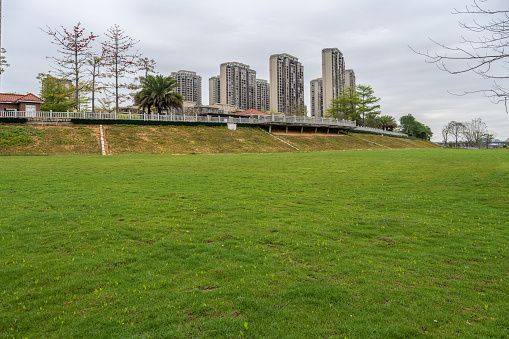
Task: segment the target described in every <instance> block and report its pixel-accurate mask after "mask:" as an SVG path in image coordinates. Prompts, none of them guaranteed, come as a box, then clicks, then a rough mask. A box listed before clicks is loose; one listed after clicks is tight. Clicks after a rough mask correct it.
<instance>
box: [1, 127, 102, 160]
mask: <svg viewBox="0 0 509 339" xmlns="http://www.w3.org/2000/svg"><path fill="white" fill-rule="evenodd" d="M99 140H100V139H99V127H98V126H87V125H83V126H42V125H18V124H0V155H57V154H101V145H100V141H99Z"/></svg>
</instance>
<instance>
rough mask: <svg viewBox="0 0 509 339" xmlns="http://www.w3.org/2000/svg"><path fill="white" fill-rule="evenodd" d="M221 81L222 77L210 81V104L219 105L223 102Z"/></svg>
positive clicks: (212, 78)
mask: <svg viewBox="0 0 509 339" xmlns="http://www.w3.org/2000/svg"><path fill="white" fill-rule="evenodd" d="M220 84H221V79H220V76H219V75H218V76H215V77H211V78H210V79H209V104H210V105H212V104H219V103H220V102H221V87H220Z"/></svg>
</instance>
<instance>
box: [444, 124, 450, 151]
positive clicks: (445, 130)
mask: <svg viewBox="0 0 509 339" xmlns="http://www.w3.org/2000/svg"><path fill="white" fill-rule="evenodd" d="M449 134H451V126H450V123H449V124H447V125H445V126H444V127H442V138H444V147H447V140H448V138H449Z"/></svg>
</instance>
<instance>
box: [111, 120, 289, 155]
mask: <svg viewBox="0 0 509 339" xmlns="http://www.w3.org/2000/svg"><path fill="white" fill-rule="evenodd" d="M106 133H107V138H108V143H109V150H110V153H111V154H147V153H151V154H189V153H198V154H217V153H267V152H291V151H293V149H292V148H291V147H290V146H288V145H285V144H283V143H281V142H280V141H278V140H276V139H274V138H272V137H270V136H269V135H267V134H266V133H264V132H263V131H261V130H260V129H258V128H239V129H238V130H237V131H230V130H228V129H227V128H226V127H204V126H193V127H188V126H137V125H112V126H108V128H107V132H106Z"/></svg>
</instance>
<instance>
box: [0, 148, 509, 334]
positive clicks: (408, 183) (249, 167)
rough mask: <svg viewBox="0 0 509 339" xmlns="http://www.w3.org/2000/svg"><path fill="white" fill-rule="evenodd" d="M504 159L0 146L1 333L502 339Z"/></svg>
mask: <svg viewBox="0 0 509 339" xmlns="http://www.w3.org/2000/svg"><path fill="white" fill-rule="evenodd" d="M508 159H509V158H508V157H507V151H505V150H494V151H487V150H479V151H477V150H440V149H439V150H401V151H373V152H341V153H338V152H319V153H284V154H282V153H279V154H245V155H219V156H201V155H193V156H161V155H158V156H153V155H151V156H146V155H145V156H140V155H138V156H134V155H129V156H116V157H101V156H88V157H75V156H64V157H4V158H2V160H1V161H0V171H1V173H2V176H1V177H0V189H1V194H0V258H1V259H0V296H1V297H0V337H3V338H7V337H9V338H21V337H23V338H26V337H28V338H33V337H46V338H64V337H65V338H68V337H88V338H92V337H93V338H105V337H115V338H121V337H122V338H125V337H136V338H149V337H150V338H156V337H168V338H192V337H194V338H198V337H199V338H234V337H248V338H262V337H263V338H328V337H333V338H345V337H347V338H411V337H422V336H424V335H429V336H430V337H434V338H449V337H457V338H488V337H489V338H506V337H508V336H509V317H508V316H507V305H509V294H508V293H507V291H508V289H509V286H508V281H509V272H508V270H507V262H508V245H509V231H508V226H509V212H508V209H507V196H508V194H509V160H508Z"/></svg>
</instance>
